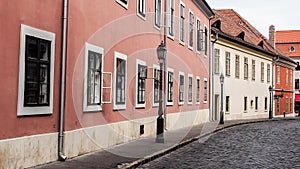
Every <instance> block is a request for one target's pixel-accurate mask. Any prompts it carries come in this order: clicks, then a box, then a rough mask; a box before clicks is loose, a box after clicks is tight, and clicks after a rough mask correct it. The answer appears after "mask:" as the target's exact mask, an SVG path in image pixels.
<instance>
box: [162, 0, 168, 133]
mask: <svg viewBox="0 0 300 169" xmlns="http://www.w3.org/2000/svg"><path fill="white" fill-rule="evenodd" d="M167 3H168V0H165V16H164V22H165V23H164V45H165V47H167V5H168V4H167ZM167 74H168V70H167V57H166V59H165V64H164V110H163V112H164V119H165V120H164V123H165V124H164V126H165V130H167V91H166V89H167V81H166V79H167Z"/></svg>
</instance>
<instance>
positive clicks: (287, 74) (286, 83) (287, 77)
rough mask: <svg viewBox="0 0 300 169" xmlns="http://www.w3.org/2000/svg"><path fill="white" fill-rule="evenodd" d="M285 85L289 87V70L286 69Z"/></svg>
mask: <svg viewBox="0 0 300 169" xmlns="http://www.w3.org/2000/svg"><path fill="white" fill-rule="evenodd" d="M285 85H286V86H287V85H289V69H288V68H286V69H285Z"/></svg>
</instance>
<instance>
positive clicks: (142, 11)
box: [137, 0, 146, 18]
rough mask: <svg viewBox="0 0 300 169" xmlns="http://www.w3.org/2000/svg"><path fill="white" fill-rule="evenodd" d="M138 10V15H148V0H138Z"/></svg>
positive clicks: (143, 16)
mask: <svg viewBox="0 0 300 169" xmlns="http://www.w3.org/2000/svg"><path fill="white" fill-rule="evenodd" d="M137 2H138V4H137V9H138V10H137V12H138V15H139V16H141V17H142V18H145V17H146V0H138V1H137Z"/></svg>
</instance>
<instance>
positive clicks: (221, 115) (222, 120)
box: [219, 73, 224, 124]
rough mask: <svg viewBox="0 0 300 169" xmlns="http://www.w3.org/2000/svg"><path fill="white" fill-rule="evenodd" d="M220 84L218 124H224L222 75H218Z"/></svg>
mask: <svg viewBox="0 0 300 169" xmlns="http://www.w3.org/2000/svg"><path fill="white" fill-rule="evenodd" d="M220 84H221V111H220V122H219V123H220V124H224V111H223V84H224V75H223V73H222V74H221V75H220Z"/></svg>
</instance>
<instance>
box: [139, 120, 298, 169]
mask: <svg viewBox="0 0 300 169" xmlns="http://www.w3.org/2000/svg"><path fill="white" fill-rule="evenodd" d="M138 168H139V169H152V168H153V169H159V168H167V169H171V168H184V169H188V168H191V169H195V168H214V169H215V168H230V169H233V168H251V169H252V168H274V169H275V168H276V169H279V168H300V121H299V119H298V120H281V121H269V122H262V123H252V124H245V125H240V126H236V127H232V128H228V129H225V130H222V131H220V132H217V133H215V134H213V135H211V136H210V137H209V138H208V139H207V140H205V142H204V143H203V142H202V141H201V140H199V141H195V142H193V143H191V144H189V145H187V146H184V147H182V148H180V149H178V150H176V151H174V152H171V153H170V154H168V155H165V156H163V157H161V158H158V159H156V160H154V161H152V162H149V163H147V164H144V165H143V166H139V167H138Z"/></svg>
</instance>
